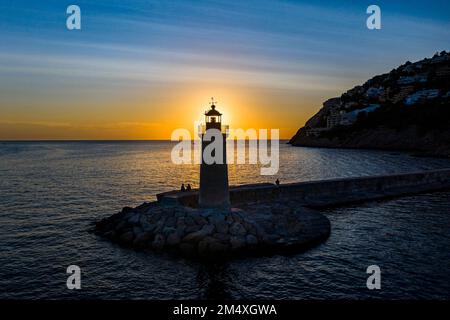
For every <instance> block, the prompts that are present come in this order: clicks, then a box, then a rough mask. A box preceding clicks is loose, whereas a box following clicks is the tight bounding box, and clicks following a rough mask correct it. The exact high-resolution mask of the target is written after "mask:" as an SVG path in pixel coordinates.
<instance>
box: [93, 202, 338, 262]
mask: <svg viewBox="0 0 450 320" xmlns="http://www.w3.org/2000/svg"><path fill="white" fill-rule="evenodd" d="M247 207H248V208H249V209H245V210H243V209H238V208H232V209H231V210H213V209H193V208H190V207H185V206H182V205H178V204H163V203H160V202H151V203H144V204H142V205H141V206H138V207H136V208H129V207H125V208H123V210H122V211H121V212H119V213H117V214H115V215H112V216H111V217H108V218H104V219H102V220H101V221H99V222H97V223H96V225H95V228H94V232H95V233H96V234H98V235H100V236H102V237H104V238H107V239H109V240H111V241H113V242H116V243H119V244H121V245H124V246H127V247H131V248H134V249H139V250H153V251H159V252H162V251H164V252H171V253H175V254H180V255H182V256H185V257H191V258H192V257H198V258H206V259H218V258H219V259H222V258H229V257H232V256H233V257H234V256H247V255H253V254H273V253H282V252H285V251H292V250H299V249H304V248H307V247H310V246H312V245H314V244H317V243H319V242H321V241H323V240H325V239H326V238H327V237H328V235H329V233H330V223H329V221H328V219H327V218H326V217H325V216H323V215H321V214H320V213H317V212H314V211H310V210H308V209H304V208H292V207H290V206H288V205H284V204H275V205H273V204H271V207H270V210H269V206H267V205H264V204H254V205H252V206H247Z"/></svg>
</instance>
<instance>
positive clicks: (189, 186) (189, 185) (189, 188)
mask: <svg viewBox="0 0 450 320" xmlns="http://www.w3.org/2000/svg"><path fill="white" fill-rule="evenodd" d="M186 190H187V191H191V190H192V187H191V184H190V183H188V185H187V187H186Z"/></svg>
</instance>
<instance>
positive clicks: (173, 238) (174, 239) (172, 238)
mask: <svg viewBox="0 0 450 320" xmlns="http://www.w3.org/2000/svg"><path fill="white" fill-rule="evenodd" d="M180 241H181V238H180V236H179V235H178V234H177V233H176V232H175V233H171V234H169V235H168V236H167V240H166V243H167V245H169V246H176V245H177V244H179V243H180Z"/></svg>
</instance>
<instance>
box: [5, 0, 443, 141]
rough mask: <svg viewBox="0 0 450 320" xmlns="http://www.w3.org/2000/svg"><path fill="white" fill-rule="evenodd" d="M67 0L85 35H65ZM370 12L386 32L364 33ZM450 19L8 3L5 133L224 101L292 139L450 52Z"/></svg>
mask: <svg viewBox="0 0 450 320" xmlns="http://www.w3.org/2000/svg"><path fill="white" fill-rule="evenodd" d="M70 4H77V5H79V6H80V8H81V14H82V30H79V31H68V30H67V29H66V23H65V22H66V17H67V14H66V8H67V6H68V5H70ZM370 4H377V5H379V6H380V7H381V11H382V29H381V30H368V29H367V28H366V19H367V14H366V12H365V11H366V8H367V6H368V5H370ZM449 18H450V2H448V1H408V2H407V3H406V2H405V1H377V2H370V1H267V0H258V1H239V2H237V1H200V0H197V1H169V0H164V1H143V0H130V1H117V0H109V1H103V0H99V1H60V0H59V1H56V0H53V1H50V0H42V1H17V0H2V2H1V3H0V39H1V45H0V125H1V121H3V123H4V126H6V125H7V126H8V128H7V129H8V130H12V129H13V126H14V124H20V125H21V126H22V127H21V128H22V129H21V130H22V131H23V130H24V128H23V127H24V126H26V124H27V123H28V124H30V125H34V126H39V125H46V126H47V127H48V126H52V125H55V126H57V127H58V126H61V125H62V126H63V127H64V126H66V128H67V127H70V128H72V127H78V128H79V127H81V126H82V124H83V125H85V124H88V125H89V126H90V127H89V128H95V130H97V131H96V132H98V130H100V129H101V128H102V126H104V127H109V126H111V127H114V124H117V123H119V122H121V121H122V122H126V123H138V122H139V123H142V121H144V122H146V123H152V124H153V125H154V126H157V124H158V123H163V124H164V123H168V122H169V120H170V119H169V118H168V117H167V116H166V115H165V113H166V112H165V110H167V109H168V108H170V107H171V106H173V105H177V104H181V103H183V102H184V101H187V103H188V104H189V105H190V104H194V103H199V102H200V101H201V100H199V99H201V98H202V99H204V100H205V104H206V105H207V100H208V98H209V96H210V95H219V96H220V95H221V97H219V100H222V101H223V102H224V103H225V104H227V103H228V104H229V105H230V109H232V106H231V104H233V103H234V104H235V105H236V104H246V105H248V111H249V112H256V111H257V112H258V113H263V115H264V117H265V118H264V117H262V116H261V119H260V121H259V122H258V124H264V125H267V124H268V123H269V122H268V121H264V120H263V119H270V120H271V121H272V122H273V123H274V125H275V126H278V127H280V128H282V129H283V130H285V132H286V136H288V135H290V134H291V133H292V132H293V131H295V130H296V129H297V128H298V127H299V126H301V125H302V124H303V123H304V121H305V120H307V118H308V117H309V116H311V115H312V114H313V113H314V112H316V111H317V109H318V108H319V107H320V105H321V102H322V101H323V100H325V99H327V98H330V97H333V96H336V95H339V94H340V93H342V91H345V90H347V89H349V88H351V87H352V86H354V85H356V84H360V83H361V82H363V81H365V80H367V79H368V78H370V77H372V76H373V75H376V74H379V73H383V72H387V71H389V70H391V69H392V68H393V67H396V66H397V65H399V64H401V63H404V62H405V61H406V60H411V61H414V60H418V59H422V58H424V57H427V56H431V55H433V53H434V52H436V51H441V50H448V49H450V31H449V30H450V19H449ZM192 92H196V95H195V97H193V96H192ZM190 93H191V95H190ZM231 93H233V94H234V95H235V96H233V98H229V99H228V97H229V96H230V97H231V95H232V94H231ZM202 95H204V96H205V97H204V98H203V97H202ZM120 101H122V102H123V101H126V103H120ZM235 105H234V108H237V107H236V106H235ZM274 109H276V112H275V111H274ZM143 110H145V112H144V111H143ZM176 110H177V107H176V106H174V111H176ZM195 111H196V110H195ZM105 113H107V114H106V116H105ZM236 113H237V112H236V110H234V117H233V120H235V122H236V121H237V116H236ZM150 118H151V120H150ZM247 122H248V121H247ZM174 125H177V126H179V125H183V123H182V121H180V122H179V123H178V122H176V123H175V124H174ZM248 126H250V124H248ZM99 128H100V129H99ZM46 129H48V128H46ZM5 130H6V129H5V127H4V128H3V131H2V130H0V138H2V134H3V136H4V131H5ZM17 130H18V129H17ZM17 130H16V131H17ZM36 130H39V128H34V131H33V132H35V131H36ZM55 130H56V131H57V129H55ZM93 130H94V129H93ZM155 130H157V129H155ZM13 131H14V130H13ZM19 131H20V130H19ZM22 131H21V132H22ZM25 131H26V130H25ZM56 131H55V132H56ZM30 132H31V131H30ZM74 132H76V130H75V129H74ZM83 132H84V133H83V137H86V135H87V136H88V135H89V129H88V128H85V129H84V131H83ZM55 134H56V133H55ZM74 134H75V133H74ZM56 135H57V134H56ZM105 135H106V133H105ZM150 136H152V135H150ZM127 137H128V136H127ZM3 138H4V137H3Z"/></svg>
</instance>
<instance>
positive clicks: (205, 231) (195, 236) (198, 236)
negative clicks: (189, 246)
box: [183, 224, 214, 242]
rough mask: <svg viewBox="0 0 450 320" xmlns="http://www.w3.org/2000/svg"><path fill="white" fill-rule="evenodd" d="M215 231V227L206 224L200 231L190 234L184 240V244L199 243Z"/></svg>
mask: <svg viewBox="0 0 450 320" xmlns="http://www.w3.org/2000/svg"><path fill="white" fill-rule="evenodd" d="M213 231H214V225H212V224H206V225H204V226H203V227H202V228H201V229H200V230H199V231H196V232H192V233H189V234H188V235H186V236H185V237H184V238H183V242H198V241H200V240H202V239H203V238H205V237H206V236H209V235H210V234H211V233H212V232H213Z"/></svg>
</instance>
